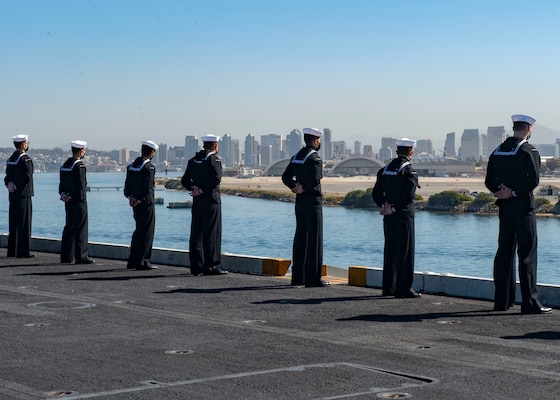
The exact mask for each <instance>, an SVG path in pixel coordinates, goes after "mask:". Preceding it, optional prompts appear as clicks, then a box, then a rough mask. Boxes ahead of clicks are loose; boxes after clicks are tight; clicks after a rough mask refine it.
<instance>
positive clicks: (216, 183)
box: [181, 150, 222, 275]
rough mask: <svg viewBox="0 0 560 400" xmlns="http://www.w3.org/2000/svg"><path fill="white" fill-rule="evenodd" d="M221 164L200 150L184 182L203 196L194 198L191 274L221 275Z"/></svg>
mask: <svg viewBox="0 0 560 400" xmlns="http://www.w3.org/2000/svg"><path fill="white" fill-rule="evenodd" d="M221 181H222V163H221V161H220V157H218V156H217V155H216V153H215V152H214V151H210V150H201V151H199V152H198V153H196V154H195V156H194V157H193V158H191V159H190V160H189V162H188V164H187V168H186V170H185V173H184V174H183V177H182V178H181V183H182V184H183V186H184V187H185V188H186V189H187V190H191V191H192V190H193V189H194V187H197V188H198V189H199V190H200V191H201V192H202V194H201V195H199V196H193V206H192V210H191V212H192V219H191V236H190V239H189V260H190V268H191V273H192V274H193V275H199V274H215V273H218V272H221V271H222V270H221V267H220V264H221V259H222V255H221V254H222V204H221V203H222V200H221V196H220V182H221Z"/></svg>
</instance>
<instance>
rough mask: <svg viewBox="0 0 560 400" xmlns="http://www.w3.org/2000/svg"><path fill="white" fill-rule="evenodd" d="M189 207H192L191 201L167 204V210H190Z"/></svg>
mask: <svg viewBox="0 0 560 400" xmlns="http://www.w3.org/2000/svg"><path fill="white" fill-rule="evenodd" d="M191 207H192V201H176V202H172V201H170V202H169V204H168V205H167V208H191Z"/></svg>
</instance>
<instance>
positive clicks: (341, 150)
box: [321, 140, 346, 160]
mask: <svg viewBox="0 0 560 400" xmlns="http://www.w3.org/2000/svg"><path fill="white" fill-rule="evenodd" d="M321 143H322V142H321ZM332 147H333V157H332V159H333V160H343V159H345V158H346V142H345V141H344V140H339V141H337V142H332Z"/></svg>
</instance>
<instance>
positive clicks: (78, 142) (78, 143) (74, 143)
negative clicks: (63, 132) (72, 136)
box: [70, 140, 87, 149]
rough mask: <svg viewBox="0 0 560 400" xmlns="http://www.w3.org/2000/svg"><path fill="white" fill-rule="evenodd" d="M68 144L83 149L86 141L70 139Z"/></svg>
mask: <svg viewBox="0 0 560 400" xmlns="http://www.w3.org/2000/svg"><path fill="white" fill-rule="evenodd" d="M70 145H71V146H72V147H74V148H76V149H85V148H86V146H87V142H84V141H83V140H72V141H71V142H70Z"/></svg>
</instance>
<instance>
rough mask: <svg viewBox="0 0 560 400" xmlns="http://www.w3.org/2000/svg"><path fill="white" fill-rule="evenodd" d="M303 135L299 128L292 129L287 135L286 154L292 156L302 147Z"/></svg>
mask: <svg viewBox="0 0 560 400" xmlns="http://www.w3.org/2000/svg"><path fill="white" fill-rule="evenodd" d="M302 138H303V135H302V134H301V131H300V130H299V129H294V130H292V131H291V132H290V133H289V134H288V136H287V137H286V156H287V157H291V156H293V155H294V154H296V153H297V152H298V151H299V150H300V149H301V144H302Z"/></svg>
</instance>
